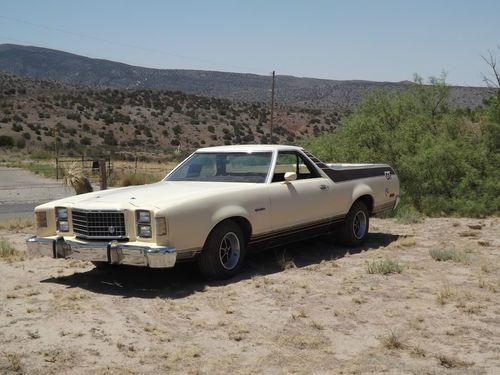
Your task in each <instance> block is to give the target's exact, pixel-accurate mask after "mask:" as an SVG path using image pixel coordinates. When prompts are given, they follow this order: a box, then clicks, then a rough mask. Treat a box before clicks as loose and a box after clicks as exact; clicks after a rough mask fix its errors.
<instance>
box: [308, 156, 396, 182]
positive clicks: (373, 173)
mask: <svg viewBox="0 0 500 375" xmlns="http://www.w3.org/2000/svg"><path fill="white" fill-rule="evenodd" d="M304 154H306V156H307V157H308V158H309V159H311V161H313V162H314V163H315V164H316V166H317V167H318V168H319V169H321V170H322V171H323V172H325V174H326V175H327V176H328V177H329V178H330V180H332V181H333V182H344V181H351V180H358V179H360V178H369V177H378V176H385V172H389V173H390V174H391V175H394V174H396V173H395V172H394V169H393V168H392V167H390V166H387V167H367V168H352V169H334V168H330V167H329V166H328V165H326V164H325V163H323V162H322V161H321V160H319V159H318V158H317V157H315V156H313V155H312V154H310V153H309V152H307V151H304Z"/></svg>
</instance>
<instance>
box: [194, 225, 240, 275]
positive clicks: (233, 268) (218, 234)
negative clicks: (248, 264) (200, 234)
mask: <svg viewBox="0 0 500 375" xmlns="http://www.w3.org/2000/svg"><path fill="white" fill-rule="evenodd" d="M245 251H246V244H245V239H244V236H243V232H242V230H241V228H240V227H239V225H238V224H236V223H234V222H232V221H226V222H223V223H221V224H219V225H217V226H216V227H215V229H214V230H213V231H212V233H210V235H209V237H208V239H207V242H206V243H205V246H204V248H203V251H202V252H201V254H200V256H199V257H198V267H199V268H200V271H201V273H202V274H203V275H204V276H205V277H207V278H209V279H215V280H222V279H227V278H229V277H231V276H233V275H235V274H236V273H238V271H239V269H240V267H241V264H242V263H243V259H244V258H245Z"/></svg>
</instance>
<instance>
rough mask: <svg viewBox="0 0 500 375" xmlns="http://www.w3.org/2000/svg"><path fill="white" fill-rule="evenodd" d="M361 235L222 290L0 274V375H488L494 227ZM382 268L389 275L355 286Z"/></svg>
mask: <svg viewBox="0 0 500 375" xmlns="http://www.w3.org/2000/svg"><path fill="white" fill-rule="evenodd" d="M29 231H30V230H29V229H27V230H26V231H24V232H21V233H7V232H5V231H4V232H0V236H4V237H5V236H8V238H9V240H10V241H11V242H13V243H17V244H20V243H21V242H22V239H23V237H24V236H25V235H26V234H27V233H28V232H29ZM372 232H373V234H372V235H371V236H370V239H369V240H368V242H367V243H366V245H364V246H363V247H362V248H361V249H357V250H355V251H353V250H351V253H349V252H348V249H346V248H343V247H339V246H336V245H333V244H332V243H331V241H330V240H329V239H328V238H320V239H317V240H314V241H312V242H311V241H310V242H307V243H300V244H297V245H294V246H290V247H288V248H286V249H285V250H286V252H284V253H283V249H282V250H280V251H269V252H266V253H262V254H259V255H254V256H252V257H250V258H249V259H248V262H247V265H246V267H245V269H244V270H243V273H242V275H241V276H240V277H237V278H235V279H232V280H229V281H227V282H223V283H206V282H204V281H203V280H202V279H201V278H200V276H199V274H198V271H197V270H196V268H195V267H194V266H192V265H189V264H185V265H182V266H179V267H177V268H175V269H173V270H147V269H137V268H135V269H134V268H118V269H112V270H110V271H108V272H106V271H102V270H97V269H94V268H93V266H92V265H91V264H89V263H86V262H79V261H66V260H56V259H49V258H38V259H27V260H15V259H11V261H10V262H9V261H8V260H6V259H4V260H3V261H1V260H0V275H1V283H0V342H1V350H0V373H9V372H12V373H15V372H25V373H30V374H46V373H68V374H87V373H95V374H110V373H113V374H135V373H166V372H169V373H183V374H184V373H188V374H190V373H192V374H198V373H231V374H233V373H236V374H253V373H263V374H280V373H281V374H288V373H299V374H306V373H307V374H309V373H321V374H327V373H328V374H331V373H338V374H341V373H343V374H365V373H384V374H387V373H389V374H498V373H500V251H499V250H500V238H499V235H498V233H500V219H498V218H492V219H485V220H473V219H427V220H425V222H423V223H419V224H411V225H403V224H400V223H398V222H396V221H394V220H381V219H374V220H373V221H372ZM16 241H17V242H16ZM430 250H441V252H442V253H443V254H452V259H451V260H448V261H437V260H435V259H434V258H433V257H432V256H431V254H430V252H429V251H430ZM433 254H434V255H435V253H433ZM384 260H390V261H393V262H397V264H398V265H399V266H400V267H401V268H400V269H399V271H401V273H397V272H396V273H390V274H386V275H382V274H378V273H373V274H372V273H369V272H368V271H369V269H370V270H373V269H374V268H375V269H377V268H376V267H373V266H374V265H380V264H386V263H387V261H385V262H384V263H373V262H380V261H384ZM382 270H384V269H382ZM387 270H389V271H390V270H391V268H390V267H389V268H388V269H387ZM392 270H394V269H392Z"/></svg>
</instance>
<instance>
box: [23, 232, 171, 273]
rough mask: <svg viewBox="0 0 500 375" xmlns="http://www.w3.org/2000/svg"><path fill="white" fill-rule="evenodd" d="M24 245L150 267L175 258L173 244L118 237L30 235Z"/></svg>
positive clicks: (47, 252)
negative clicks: (86, 238) (84, 238)
mask: <svg viewBox="0 0 500 375" xmlns="http://www.w3.org/2000/svg"><path fill="white" fill-rule="evenodd" d="M26 245H27V246H28V250H29V252H30V253H31V254H34V255H44V256H49V257H53V258H69V259H78V260H87V261H91V262H107V263H110V264H126V265H131V266H142V267H150V268H170V267H173V266H174V265H175V261H176V258H177V251H176V249H175V247H170V246H145V245H143V244H140V245H139V244H137V245H134V244H132V243H121V242H117V241H111V242H83V241H78V240H69V239H64V238H63V237H37V236H33V237H30V238H28V239H27V240H26Z"/></svg>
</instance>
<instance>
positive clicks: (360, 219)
mask: <svg viewBox="0 0 500 375" xmlns="http://www.w3.org/2000/svg"><path fill="white" fill-rule="evenodd" d="M369 224H370V218H369V215H368V209H367V208H366V204H364V203H363V202H361V201H357V202H354V204H353V205H352V207H351V209H350V210H349V212H348V214H347V216H346V218H345V220H344V222H343V223H342V225H341V226H340V228H339V231H340V232H339V239H340V240H341V242H342V243H343V244H344V245H346V246H352V247H354V246H359V245H361V244H362V243H363V242H364V241H365V239H366V236H367V235H368V228H369Z"/></svg>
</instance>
